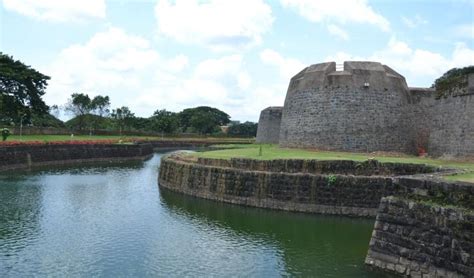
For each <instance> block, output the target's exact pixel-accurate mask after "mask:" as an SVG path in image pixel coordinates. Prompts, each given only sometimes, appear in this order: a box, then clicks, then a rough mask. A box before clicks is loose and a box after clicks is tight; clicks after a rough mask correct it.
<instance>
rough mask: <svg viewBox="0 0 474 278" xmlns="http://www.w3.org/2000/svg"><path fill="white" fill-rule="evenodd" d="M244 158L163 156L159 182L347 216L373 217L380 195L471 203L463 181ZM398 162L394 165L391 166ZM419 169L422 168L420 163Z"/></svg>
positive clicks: (228, 198)
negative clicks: (281, 167) (275, 165)
mask: <svg viewBox="0 0 474 278" xmlns="http://www.w3.org/2000/svg"><path fill="white" fill-rule="evenodd" d="M238 161H239V160H234V163H235V162H238ZM242 161H243V160H242ZM242 161H240V162H242ZM301 161H302V160H300V162H301ZM290 162H291V163H295V164H294V165H298V162H297V161H296V160H295V161H294V160H287V161H286V165H287V166H288V165H290ZM219 163H222V165H218V164H219ZM248 163H249V164H248V165H247V166H245V167H244V166H243V165H242V164H241V165H240V166H241V167H240V168H239V167H235V168H233V167H230V166H232V164H233V162H232V160H231V161H224V160H222V161H218V160H212V159H207V160H206V159H200V160H198V161H197V162H190V161H186V160H181V159H179V158H178V157H174V156H168V157H164V158H162V161H161V166H160V176H159V183H160V186H161V187H164V188H168V189H170V190H173V191H177V192H181V193H185V194H188V195H192V196H196V197H201V198H206V199H211V200H217V201H223V202H228V203H234V204H241V205H248V206H255V207H262V208H273V209H282V210H289V211H299V212H312V213H326V214H343V215H352V216H375V215H376V212H377V208H378V206H379V203H380V199H381V198H382V197H384V196H390V195H398V196H416V197H417V198H419V199H426V198H434V197H436V198H438V197H439V198H443V200H445V201H446V202H451V203H465V204H467V205H469V204H470V203H471V204H472V205H473V206H474V197H473V196H474V187H473V186H470V185H469V184H450V183H446V182H441V181H434V180H433V181H429V180H424V179H421V178H413V177H411V178H409V177H386V176H353V175H340V174H337V173H335V174H331V173H330V172H328V171H327V172H324V174H321V173H317V174H315V173H308V172H306V173H304V172H303V173H295V172H291V171H288V172H283V171H262V170H250V169H251V168H250V167H252V165H253V164H252V163H256V164H258V163H260V162H256V161H253V162H250V160H249V161H248ZM262 163H263V165H265V163H271V162H262ZM331 163H333V164H332V166H333V169H342V168H343V166H344V165H345V164H346V163H347V161H333V162H331ZM338 163H341V164H340V165H338ZM211 164H212V165H211ZM323 165H324V162H323ZM382 165H383V164H382ZM401 167H403V166H402V164H399V165H397V166H396V167H395V168H399V169H400V168H401ZM410 167H411V166H408V169H409V168H410ZM315 168H317V167H315ZM286 169H288V168H286ZM313 169H314V168H313ZM420 169H422V170H426V169H423V167H422V166H420Z"/></svg>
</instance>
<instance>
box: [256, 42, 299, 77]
mask: <svg viewBox="0 0 474 278" xmlns="http://www.w3.org/2000/svg"><path fill="white" fill-rule="evenodd" d="M260 60H262V62H263V63H264V64H267V65H271V66H275V67H277V69H278V72H279V73H280V77H281V78H282V81H283V82H286V83H287V82H289V80H290V78H291V77H293V76H294V75H295V74H297V73H298V72H300V71H301V70H302V69H304V68H305V67H306V65H305V64H304V63H302V62H301V61H299V60H297V59H293V58H285V57H283V56H282V55H281V54H280V53H278V52H276V51H275V50H273V49H265V50H263V51H262V52H260Z"/></svg>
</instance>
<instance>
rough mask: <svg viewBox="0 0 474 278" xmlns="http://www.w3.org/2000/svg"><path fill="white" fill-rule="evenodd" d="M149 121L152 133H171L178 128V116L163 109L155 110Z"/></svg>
mask: <svg viewBox="0 0 474 278" xmlns="http://www.w3.org/2000/svg"><path fill="white" fill-rule="evenodd" d="M150 121H151V123H150V124H151V128H152V130H153V131H159V132H165V133H173V132H175V131H176V130H177V129H178V127H179V119H178V115H177V114H176V113H174V112H170V111H166V110H165V109H163V110H156V111H155V113H153V116H152V117H150Z"/></svg>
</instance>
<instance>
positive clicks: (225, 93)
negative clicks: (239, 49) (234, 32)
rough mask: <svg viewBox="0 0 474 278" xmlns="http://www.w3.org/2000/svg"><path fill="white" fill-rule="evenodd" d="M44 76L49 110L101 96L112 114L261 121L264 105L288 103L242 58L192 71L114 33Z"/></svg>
mask: <svg viewBox="0 0 474 278" xmlns="http://www.w3.org/2000/svg"><path fill="white" fill-rule="evenodd" d="M40 70H41V71H42V72H44V73H45V74H47V75H49V76H51V81H50V84H49V86H48V89H47V93H46V95H45V97H44V99H45V101H46V102H47V103H48V104H50V105H52V104H59V105H62V104H65V103H66V102H67V99H68V98H69V97H70V95H71V94H72V93H75V92H80V93H87V94H89V95H90V96H95V95H97V94H101V95H108V96H110V98H111V103H112V105H111V106H112V108H115V107H120V106H123V105H124V106H128V107H130V109H131V110H132V111H133V112H134V113H136V115H139V116H149V115H151V114H152V113H153V111H155V110H156V109H167V110H171V111H180V110H182V109H184V108H188V107H195V106H198V105H207V106H213V107H217V108H219V109H222V110H223V111H225V112H227V113H229V114H230V115H231V116H232V117H233V118H234V119H237V120H253V121H256V120H257V119H258V114H259V112H260V110H261V109H262V108H263V107H264V106H265V105H269V104H272V101H273V102H276V103H273V104H274V105H276V104H282V103H283V98H284V91H280V90H279V88H277V87H275V86H273V85H271V86H265V85H264V86H262V84H260V83H259V82H254V80H252V75H251V74H250V73H249V72H248V70H247V69H246V64H245V61H244V58H243V56H242V55H227V56H222V57H218V58H209V59H204V60H202V61H200V62H199V63H197V64H195V65H194V66H193V65H192V64H191V63H190V61H189V59H188V57H187V56H185V55H182V54H181V55H176V56H174V57H169V58H167V57H162V56H160V55H159V54H158V52H157V51H155V50H154V49H153V48H152V46H151V45H150V42H149V41H148V40H146V39H144V38H142V37H139V36H134V35H131V34H129V33H126V32H125V31H124V30H122V29H119V28H115V27H110V28H108V29H107V30H104V31H102V32H99V33H97V34H95V35H94V36H92V37H91V38H90V39H89V40H88V41H86V42H84V43H81V44H75V45H71V46H69V47H67V48H65V49H63V50H62V51H60V52H59V54H58V55H57V57H56V58H55V59H54V61H53V62H52V63H51V64H50V65H49V66H47V67H45V68H41V69H40Z"/></svg>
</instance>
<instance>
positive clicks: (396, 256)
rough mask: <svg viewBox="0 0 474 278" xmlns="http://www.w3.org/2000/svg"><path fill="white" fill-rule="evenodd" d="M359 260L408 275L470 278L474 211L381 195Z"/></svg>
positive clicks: (473, 270) (473, 268) (473, 273)
mask: <svg viewBox="0 0 474 278" xmlns="http://www.w3.org/2000/svg"><path fill="white" fill-rule="evenodd" d="M365 262H366V264H368V265H370V266H374V267H375V268H377V269H382V270H385V271H389V272H393V273H397V274H400V275H404V276H408V277H420V278H421V277H474V213H473V211H472V210H470V211H469V210H466V209H462V208H457V207H440V206H437V205H433V204H431V203H423V202H421V203H420V202H415V201H411V200H403V199H399V198H396V197H387V198H382V201H381V203H380V208H379V213H378V214H377V220H376V222H375V225H374V231H373V234H372V239H371V241H370V244H369V251H368V254H367V258H366V261H365Z"/></svg>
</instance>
